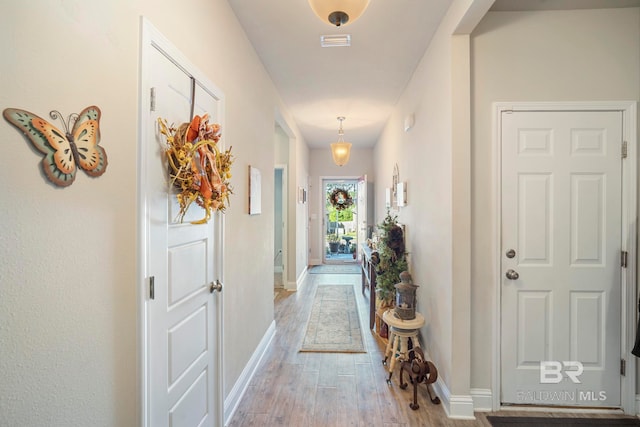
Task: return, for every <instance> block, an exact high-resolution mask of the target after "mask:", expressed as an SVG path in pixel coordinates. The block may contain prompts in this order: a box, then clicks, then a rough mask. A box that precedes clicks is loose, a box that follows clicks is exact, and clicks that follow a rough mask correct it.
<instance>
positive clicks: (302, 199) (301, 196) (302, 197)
mask: <svg viewBox="0 0 640 427" xmlns="http://www.w3.org/2000/svg"><path fill="white" fill-rule="evenodd" d="M298 203H307V190H306V189H305V188H304V187H298Z"/></svg>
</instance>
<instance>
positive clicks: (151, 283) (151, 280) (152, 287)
mask: <svg viewBox="0 0 640 427" xmlns="http://www.w3.org/2000/svg"><path fill="white" fill-rule="evenodd" d="M155 282H156V278H155V276H151V277H149V298H150V299H156V283H155Z"/></svg>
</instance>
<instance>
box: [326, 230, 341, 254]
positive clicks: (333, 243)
mask: <svg viewBox="0 0 640 427" xmlns="http://www.w3.org/2000/svg"><path fill="white" fill-rule="evenodd" d="M327 240H328V241H329V252H331V253H332V254H337V253H338V248H339V247H340V237H339V236H338V235H337V234H329V235H328V236H327Z"/></svg>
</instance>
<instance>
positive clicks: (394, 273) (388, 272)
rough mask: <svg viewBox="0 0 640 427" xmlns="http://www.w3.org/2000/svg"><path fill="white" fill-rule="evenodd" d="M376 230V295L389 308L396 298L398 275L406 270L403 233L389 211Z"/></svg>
mask: <svg viewBox="0 0 640 427" xmlns="http://www.w3.org/2000/svg"><path fill="white" fill-rule="evenodd" d="M378 228H379V229H380V233H381V238H380V241H379V244H378V255H379V259H380V261H379V263H378V266H377V271H376V294H377V296H378V299H379V300H380V301H381V304H382V305H383V306H387V307H391V306H392V305H393V303H394V301H395V298H396V288H395V285H396V283H398V281H399V280H400V273H402V272H403V271H406V270H408V264H407V256H406V255H407V254H406V252H405V250H404V249H405V248H404V232H403V230H402V227H400V226H399V225H398V221H397V217H396V216H392V215H391V214H390V213H389V211H387V216H386V217H385V219H384V221H383V222H382V224H380V225H379V226H378Z"/></svg>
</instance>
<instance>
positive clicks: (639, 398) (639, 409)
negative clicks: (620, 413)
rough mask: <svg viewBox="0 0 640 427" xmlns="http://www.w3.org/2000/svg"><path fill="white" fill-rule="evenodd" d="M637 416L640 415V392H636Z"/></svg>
mask: <svg viewBox="0 0 640 427" xmlns="http://www.w3.org/2000/svg"><path fill="white" fill-rule="evenodd" d="M636 416H637V417H640V394H636Z"/></svg>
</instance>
